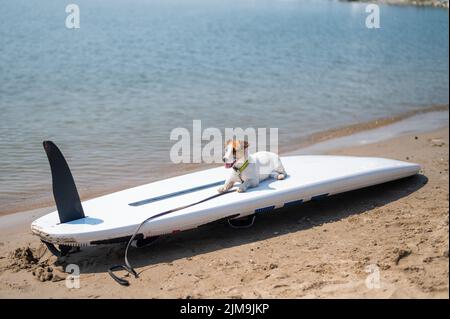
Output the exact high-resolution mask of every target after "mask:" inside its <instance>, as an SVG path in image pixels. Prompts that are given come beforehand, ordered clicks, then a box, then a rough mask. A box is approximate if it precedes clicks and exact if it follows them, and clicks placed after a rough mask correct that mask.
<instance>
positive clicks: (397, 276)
mask: <svg viewBox="0 0 450 319" xmlns="http://www.w3.org/2000/svg"><path fill="white" fill-rule="evenodd" d="M448 131H449V128H448V125H447V126H446V127H445V128H441V129H438V130H433V131H431V132H422V133H417V134H416V133H410V134H405V135H402V136H397V137H394V138H391V139H388V140H383V141H379V142H377V143H374V144H365V145H358V146H352V147H346V148H340V149H338V150H333V151H332V152H331V153H333V154H335V155H353V156H384V157H388V158H393V159H398V160H403V161H411V162H417V163H419V164H420V165H421V166H422V169H421V172H420V173H419V174H418V175H416V176H414V177H411V178H406V179H402V180H398V181H394V182H390V183H385V184H382V185H378V186H373V187H370V188H366V189H361V190H357V191H353V192H349V193H344V194H340V195H335V196H332V197H330V198H329V199H327V200H326V201H324V202H321V203H315V202H308V203H305V204H304V205H301V206H299V207H295V208H291V209H288V210H280V211H278V212H274V213H271V214H265V215H261V216H260V217H259V218H258V219H257V221H256V223H255V225H254V226H253V227H252V228H250V229H245V230H234V229H231V230H230V229H229V228H228V227H227V225H226V224H225V223H216V224H211V225H209V226H207V227H206V226H205V227H204V228H198V229H195V230H191V231H185V232H181V233H179V234H175V235H171V236H167V237H164V238H162V239H161V240H160V241H159V242H158V244H157V245H154V246H152V247H151V248H147V249H145V248H144V249H140V250H133V251H132V252H131V254H130V258H131V259H132V263H133V265H134V266H135V267H136V270H137V271H138V272H139V273H140V274H141V275H140V277H139V278H138V279H133V280H132V281H131V285H130V287H128V288H122V287H121V286H119V285H117V283H115V282H114V281H113V280H112V279H111V278H110V277H109V275H108V273H107V271H106V270H107V269H108V267H110V266H111V265H112V264H120V263H122V262H123V250H124V247H123V245H108V246H94V247H88V248H82V249H81V252H80V253H77V254H73V255H71V256H70V257H69V258H68V259H67V260H65V261H64V262H63V263H62V264H60V263H57V262H56V260H55V258H54V257H52V256H50V255H49V253H48V252H47V253H46V252H45V249H44V247H43V246H42V244H40V243H39V240H38V239H37V238H36V237H35V236H33V235H32V234H31V233H30V231H29V224H27V223H26V222H27V219H31V217H30V215H27V214H26V213H22V214H21V215H7V216H3V217H1V218H0V220H5V219H9V223H10V224H9V225H6V223H3V222H0V225H2V226H3V227H2V228H3V229H1V231H0V234H1V235H0V256H4V257H3V258H0V298H23V297H28V298H48V297H59V298H123V297H127V296H128V297H129V296H133V297H134V298H212V297H216V298H448V294H449V290H448V262H449V261H448V205H449V203H448V174H449V168H448V145H449V137H448ZM37 213H38V212H35V214H37ZM16 217H17V218H16ZM19 217H20V218H19ZM19 219H20V220H19ZM13 222H15V223H16V225H15V226H14V225H13V224H12V223H13ZM17 249H21V250H17ZM24 249H25V250H27V251H29V252H31V253H32V254H33V256H41V260H44V264H46V265H47V266H46V267H52V269H53V273H54V274H55V275H56V276H57V277H56V280H47V279H45V278H44V279H43V278H41V277H39V279H38V278H37V276H35V275H33V274H32V273H33V271H34V269H35V267H36V266H34V265H33V264H29V262H27V261H26V260H25V261H24V260H23V259H21V257H20V256H22V255H21V254H20V252H23V251H24ZM18 252H19V253H18ZM68 263H70V264H72V263H74V264H77V265H80V270H81V276H80V283H81V288H80V289H67V288H66V286H65V282H64V279H61V276H62V278H64V276H65V273H64V272H63V270H62V267H63V266H64V265H66V264H68ZM373 265H375V266H376V267H378V268H379V271H380V278H381V285H380V288H379V289H369V288H368V287H367V286H366V284H365V280H366V278H367V275H368V274H367V270H366V269H367V267H369V266H373ZM39 267H40V266H39ZM39 269H41V270H40V271H44V270H42V268H39Z"/></svg>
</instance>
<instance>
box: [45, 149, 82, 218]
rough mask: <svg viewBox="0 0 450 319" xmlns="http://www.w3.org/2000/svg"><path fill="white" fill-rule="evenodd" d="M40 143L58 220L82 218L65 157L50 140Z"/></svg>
mask: <svg viewBox="0 0 450 319" xmlns="http://www.w3.org/2000/svg"><path fill="white" fill-rule="evenodd" d="M42 144H43V146H44V150H45V153H46V154H47V158H48V162H49V163H50V170H51V171H52V185H53V197H54V198H55V203H56V208H57V209H58V215H59V221H60V222H61V223H67V222H70V221H72V220H76V219H80V218H84V217H85V216H84V211H83V206H81V201H80V196H79V195H78V191H77V187H76V185H75V181H74V180H73V176H72V173H71V172H70V169H69V165H67V162H66V159H65V158H64V156H63V154H62V153H61V151H60V150H59V148H58V147H57V146H56V144H55V143H53V142H52V141H44V142H43V143H42Z"/></svg>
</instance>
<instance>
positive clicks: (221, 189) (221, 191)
mask: <svg viewBox="0 0 450 319" xmlns="http://www.w3.org/2000/svg"><path fill="white" fill-rule="evenodd" d="M217 191H218V192H219V193H225V187H223V186H222V187H219V188H218V189H217Z"/></svg>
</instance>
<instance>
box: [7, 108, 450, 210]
mask: <svg viewBox="0 0 450 319" xmlns="http://www.w3.org/2000/svg"><path fill="white" fill-rule="evenodd" d="M448 111H449V105H433V106H430V107H427V108H421V109H416V110H412V111H408V112H404V113H401V114H398V115H393V116H387V117H383V118H378V119H375V120H371V121H367V122H361V123H356V124H350V125H346V126H342V127H337V128H332V129H329V130H324V131H320V132H316V133H313V134H309V135H306V136H305V137H301V138H298V139H296V141H295V142H294V143H292V144H291V145H286V146H281V147H280V149H279V153H280V154H281V155H299V154H305V153H307V152H310V154H319V153H320V152H318V151H317V149H316V148H315V147H314V145H322V144H323V143H325V144H326V145H328V146H330V145H332V143H333V141H335V140H336V141H339V140H340V139H342V138H344V139H346V140H347V143H346V145H344V146H347V147H350V146H352V145H358V144H359V143H358V140H357V139H356V138H360V137H358V134H364V132H370V131H372V130H376V129H380V128H387V129H389V127H390V126H391V125H395V124H399V125H401V123H402V122H403V121H405V120H407V119H410V118H414V117H416V116H422V115H426V114H429V113H435V112H448ZM447 121H448V120H447ZM418 125H423V124H422V123H421V122H420V121H419V122H418ZM439 127H444V125H442V126H438V127H431V128H430V129H429V130H433V129H436V128H439ZM425 131H426V128H425ZM415 132H421V127H418V128H416V130H415ZM401 134H402V132H398V134H397V135H396V134H394V135H391V136H387V137H386V138H392V137H395V136H400V135H401ZM353 137H356V138H355V139H353ZM336 148H338V147H336ZM331 149H333V147H331V148H330V147H328V148H326V150H331ZM323 151H324V150H323V149H322V152H323ZM217 166H218V165H217V164H181V165H180V164H169V165H167V166H166V167H163V168H161V172H162V176H163V177H156V178H154V179H151V180H149V181H148V182H145V183H141V184H136V183H132V182H128V183H126V182H125V183H123V184H122V183H121V184H120V185H116V186H115V187H109V188H107V189H102V190H97V189H90V190H86V189H83V188H81V189H79V190H78V191H79V193H80V197H81V200H82V201H85V200H89V199H92V198H96V197H99V196H103V195H107V194H110V193H113V192H117V191H121V190H124V189H127V188H131V187H136V186H140V185H143V184H146V183H151V182H154V181H157V180H161V179H164V178H170V177H174V176H177V175H181V174H184V173H191V172H195V171H199V170H203V169H207V168H212V167H217ZM39 210H44V211H48V212H50V211H52V210H55V205H54V201H53V197H52V195H49V196H48V198H46V199H33V200H31V202H28V203H24V204H22V205H14V206H12V207H8V206H6V208H2V211H1V212H0V217H3V216H8V215H12V214H18V213H26V212H29V213H33V212H35V211H39Z"/></svg>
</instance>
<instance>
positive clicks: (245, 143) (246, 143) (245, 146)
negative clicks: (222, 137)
mask: <svg viewBox="0 0 450 319" xmlns="http://www.w3.org/2000/svg"><path fill="white" fill-rule="evenodd" d="M247 148H248V142H247V141H244V150H245V149H247Z"/></svg>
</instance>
